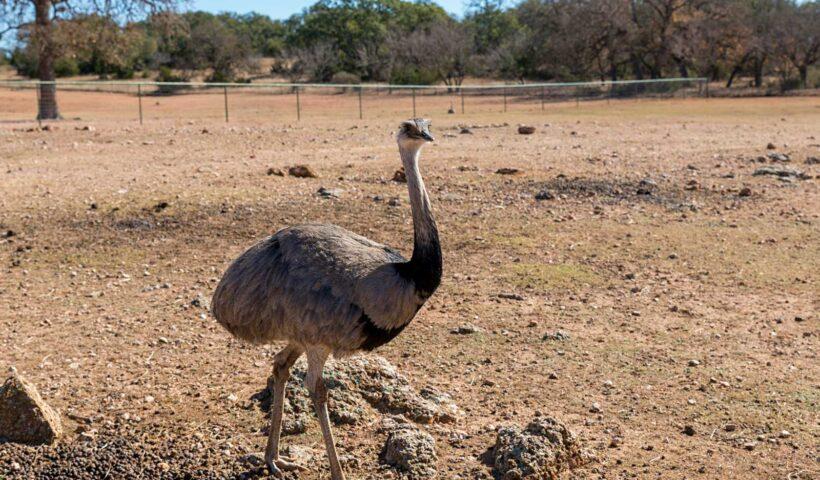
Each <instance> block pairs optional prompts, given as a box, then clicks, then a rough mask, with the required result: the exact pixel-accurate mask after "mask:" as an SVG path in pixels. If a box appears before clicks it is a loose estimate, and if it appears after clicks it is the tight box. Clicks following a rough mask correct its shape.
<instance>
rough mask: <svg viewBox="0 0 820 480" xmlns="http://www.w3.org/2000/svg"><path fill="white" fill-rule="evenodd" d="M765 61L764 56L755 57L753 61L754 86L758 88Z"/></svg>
mask: <svg viewBox="0 0 820 480" xmlns="http://www.w3.org/2000/svg"><path fill="white" fill-rule="evenodd" d="M765 63H766V57H763V58H755V62H754V69H755V72H754V73H755V87H757V88H760V87H762V86H763V65H765Z"/></svg>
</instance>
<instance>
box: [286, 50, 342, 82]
mask: <svg viewBox="0 0 820 480" xmlns="http://www.w3.org/2000/svg"><path fill="white" fill-rule="evenodd" d="M288 53H289V54H290V56H291V57H292V58H293V63H292V64H291V65H290V68H289V76H290V78H291V79H292V80H298V79H301V78H304V77H307V78H309V79H310V80H313V81H317V82H326V81H329V80H330V79H331V78H332V77H333V74H334V73H336V69H337V65H338V62H339V53H338V49H337V48H335V47H334V45H333V44H331V43H330V42H320V43H314V44H312V45H310V46H307V47H296V48H291V49H290V50H289V51H288Z"/></svg>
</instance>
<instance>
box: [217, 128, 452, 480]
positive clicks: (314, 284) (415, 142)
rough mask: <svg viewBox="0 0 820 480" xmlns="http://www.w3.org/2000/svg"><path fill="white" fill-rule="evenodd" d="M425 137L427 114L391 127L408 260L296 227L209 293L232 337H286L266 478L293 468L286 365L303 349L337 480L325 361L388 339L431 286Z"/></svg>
mask: <svg viewBox="0 0 820 480" xmlns="http://www.w3.org/2000/svg"><path fill="white" fill-rule="evenodd" d="M432 140H433V138H432V136H431V135H430V132H429V122H428V121H426V120H422V119H413V120H409V121H407V122H403V123H402V124H401V125H400V127H399V134H398V136H397V141H398V144H399V153H400V155H401V159H402V162H403V164H404V168H405V172H406V174H407V186H408V192H409V195H410V205H411V210H412V213H413V231H414V244H413V256H412V257H411V258H410V260H406V259H405V258H403V257H402V256H401V255H400V254H399V253H398V252H396V251H395V250H393V249H391V248H389V247H386V246H384V245H381V244H379V243H376V242H373V241H372V240H369V239H367V238H365V237H362V236H361V235H357V234H355V233H352V232H349V231H347V230H345V229H343V228H341V227H338V226H336V225H329V224H310V225H300V226H294V227H288V228H284V229H282V230H280V231H278V232H276V233H275V234H273V235H272V236H270V237H268V238H266V239H264V240H263V241H261V242H259V243H258V244H256V245H254V246H253V247H251V248H250V249H248V250H247V251H246V252H245V253H243V254H242V255H241V256H240V257H239V258H237V259H236V260H235V261H234V262H233V263H232V264H231V265H230V266H229V267H228V270H227V271H226V272H225V274H224V276H223V277H222V280H221V281H220V282H219V285H218V286H217V288H216V291H215V292H214V297H213V301H212V311H213V314H214V316H215V317H216V319H217V321H218V322H219V323H220V324H221V325H222V326H224V327H225V328H226V329H227V330H228V331H229V332H230V333H231V334H233V335H234V336H236V337H237V338H240V339H242V340H246V341H249V342H253V343H269V342H273V341H285V342H287V343H288V346H287V347H285V348H284V349H283V350H282V351H281V352H279V353H278V354H277V355H276V358H275V359H274V378H275V380H276V382H275V388H274V392H273V406H272V407H271V430H270V436H269V438H268V446H267V448H266V452H265V460H266V463H267V465H268V468H269V469H270V470H271V473H272V474H273V475H274V476H277V477H281V475H282V470H288V469H299V468H301V467H299V466H297V465H294V464H292V463H290V462H289V461H287V460H284V459H282V458H280V456H279V452H278V444H279V433H280V431H281V420H282V406H283V399H284V385H285V382H286V381H287V378H288V377H289V375H290V374H289V369H290V367H291V366H292V365H293V362H295V361H296V359H297V358H298V357H299V356H301V354H302V353H306V354H307V357H308V376H307V379H306V382H307V384H308V385H307V387H308V389H309V390H310V391H311V395H312V396H313V401H314V403H315V404H316V410H317V416H318V417H319V422H320V425H321V427H322V434H323V437H324V439H325V446H326V448H327V451H328V457H329V459H330V464H331V476H332V478H333V480H341V479H343V478H344V475H343V473H342V470H341V466H340V464H339V462H338V458H337V456H336V451H335V447H334V445H333V435H332V433H331V431H330V424H329V420H328V416H327V406H326V402H327V392H326V389H325V387H324V382H323V380H322V370H323V367H324V363H325V361H326V360H327V357H328V356H329V355H330V354H331V353H332V354H333V355H334V356H337V357H338V356H343V355H348V354H351V353H353V352H356V351H358V350H372V349H374V348H377V347H379V346H380V345H382V344H384V343H386V342H388V341H390V340H392V339H393V338H394V337H395V336H396V335H398V334H399V333H400V332H401V331H402V330H403V329H404V328H405V327H406V326H407V325H408V324H409V323H410V322H411V320H412V319H413V317H414V316H415V315H416V312H418V310H419V309H420V308H421V307H422V305H424V302H425V301H426V300H427V299H428V298H429V297H430V295H432V294H433V292H434V291H435V290H436V288H437V287H438V285H439V282H440V279H441V274H442V259H441V248H440V244H439V239H438V230H437V228H436V224H435V221H434V220H433V216H432V212H431V209H430V201H429V198H428V196H427V192H426V190H425V188H424V182H423V180H422V178H421V174H420V173H419V168H418V158H419V152H420V150H421V147H422V146H423V145H424V144H425V143H426V142H428V141H432Z"/></svg>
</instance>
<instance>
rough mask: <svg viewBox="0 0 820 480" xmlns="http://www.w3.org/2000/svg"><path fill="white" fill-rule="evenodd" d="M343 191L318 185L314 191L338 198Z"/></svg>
mask: <svg viewBox="0 0 820 480" xmlns="http://www.w3.org/2000/svg"><path fill="white" fill-rule="evenodd" d="M343 192H344V191H343V190H341V189H338V188H325V187H319V190H317V191H316V193H317V194H318V195H319V196H320V197H324V198H339V197H340V196H341V195H342V193H343Z"/></svg>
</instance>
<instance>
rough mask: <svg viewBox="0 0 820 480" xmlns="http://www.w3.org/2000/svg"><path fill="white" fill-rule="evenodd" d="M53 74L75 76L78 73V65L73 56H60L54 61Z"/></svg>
mask: <svg viewBox="0 0 820 480" xmlns="http://www.w3.org/2000/svg"><path fill="white" fill-rule="evenodd" d="M54 74H55V75H57V76H58V77H76V76H77V75H79V74H80V65H79V64H77V61H76V60H74V59H73V58H65V57H60V58H58V59H57V60H55V61H54Z"/></svg>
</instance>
